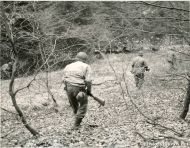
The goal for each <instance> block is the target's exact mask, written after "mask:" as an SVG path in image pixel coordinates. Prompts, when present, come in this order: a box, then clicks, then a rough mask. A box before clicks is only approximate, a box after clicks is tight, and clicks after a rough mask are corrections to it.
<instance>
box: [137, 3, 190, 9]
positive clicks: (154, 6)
mask: <svg viewBox="0 0 190 148" xmlns="http://www.w3.org/2000/svg"><path fill="white" fill-rule="evenodd" d="M141 3H142V4H145V5H150V6H154V7H159V8H165V9H169V10H177V11H183V12H190V11H189V10H185V9H180V8H174V7H166V6H159V5H155V4H151V3H147V2H145V1H142V2H141Z"/></svg>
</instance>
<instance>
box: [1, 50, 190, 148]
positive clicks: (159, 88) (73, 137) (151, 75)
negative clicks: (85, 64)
mask: <svg viewBox="0 0 190 148" xmlns="http://www.w3.org/2000/svg"><path fill="white" fill-rule="evenodd" d="M165 55H166V54H165V52H164V51H163V50H161V51H158V52H155V53H153V52H147V53H145V55H144V57H145V58H146V59H147V62H148V64H149V67H150V72H146V76H145V83H144V85H143V88H142V89H141V90H137V89H136V87H135V85H134V78H133V75H132V74H131V73H130V69H131V68H130V67H131V65H130V64H131V59H132V58H134V57H135V56H136V54H117V55H115V54H113V55H108V59H100V60H98V61H95V62H93V63H92V64H91V66H92V69H93V72H94V81H93V84H94V85H93V90H92V92H93V94H94V95H96V96H98V97H100V98H102V99H104V100H105V101H106V105H105V106H104V107H99V104H98V103H97V102H95V101H94V100H93V99H92V98H90V97H89V104H88V112H87V115H86V116H85V118H84V119H83V122H82V127H81V128H80V129H79V130H76V131H72V130H71V127H72V125H73V123H74V115H73V113H72V109H71V107H70V106H69V102H68V100H67V96H66V94H65V91H64V86H63V85H61V77H62V71H61V70H60V71H56V72H51V73H49V75H48V78H49V87H50V89H51V91H52V93H53V95H54V97H55V99H56V100H57V102H58V104H59V107H58V109H59V112H55V110H54V107H53V101H52V100H51V97H50V95H48V93H47V89H46V87H45V77H46V75H45V74H44V73H41V74H39V75H38V76H37V80H36V81H34V82H33V83H32V85H31V86H30V88H29V89H25V90H23V91H21V92H19V93H18V95H17V96H16V98H17V102H18V105H19V106H20V107H21V109H22V110H23V112H24V114H25V116H26V119H27V121H28V122H29V123H30V125H31V126H32V127H33V128H35V129H36V130H37V131H38V132H40V134H41V136H40V137H39V138H37V139H35V138H34V137H32V135H31V134H30V133H29V132H28V131H27V130H26V129H25V128H24V126H23V125H22V124H21V121H20V119H19V117H18V116H17V115H16V114H15V113H16V111H15V110H14V108H13V106H12V102H11V98H10V97H9V95H8V84H9V80H5V81H1V107H2V108H3V109H6V110H8V111H9V112H8V111H4V110H3V109H2V108H1V147H56V148H57V147H129V148H130V147H144V148H149V147H150V148H152V147H155V148H157V147H164V148H166V147H190V143H189V144H188V143H187V142H185V141H186V140H188V139H190V114H189V113H188V115H187V117H186V120H181V119H179V115H180V112H181V110H182V107H183V100H184V98H185V91H184V89H185V86H186V81H185V80H181V81H171V80H170V79H167V78H166V77H164V76H165V75H167V71H168V64H167V62H166V59H165V58H166V57H165ZM110 65H111V66H110ZM113 69H114V70H115V72H114V70H113ZM123 74H124V78H125V79H124V78H123ZM32 78H33V77H32V76H30V77H26V78H18V79H16V81H15V88H20V87H22V86H26V84H27V83H28V82H30V81H31V79H32ZM126 86H127V87H126ZM122 90H123V92H122Z"/></svg>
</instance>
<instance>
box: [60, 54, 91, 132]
mask: <svg viewBox="0 0 190 148" xmlns="http://www.w3.org/2000/svg"><path fill="white" fill-rule="evenodd" d="M75 59H76V61H75V62H73V63H71V64H69V65H67V66H66V67H65V68H64V71H63V81H64V83H65V90H66V92H67V96H68V99H69V102H70V105H71V107H72V109H73V113H74V114H75V115H76V116H75V123H74V127H73V129H78V128H79V127H80V124H81V122H82V119H83V118H84V116H85V114H86V112H87V105H88V96H87V95H88V94H90V93H91V83H92V79H91V74H92V71H91V67H90V66H89V65H88V64H87V63H86V62H87V59H88V56H87V54H86V53H85V52H79V53H78V54H77V55H76V57H75Z"/></svg>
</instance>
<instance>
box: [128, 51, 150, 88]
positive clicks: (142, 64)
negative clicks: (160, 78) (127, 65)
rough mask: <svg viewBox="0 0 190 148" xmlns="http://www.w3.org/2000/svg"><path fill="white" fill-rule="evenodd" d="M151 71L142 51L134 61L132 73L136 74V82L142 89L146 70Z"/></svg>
mask: <svg viewBox="0 0 190 148" xmlns="http://www.w3.org/2000/svg"><path fill="white" fill-rule="evenodd" d="M145 71H149V68H148V65H147V62H146V60H145V59H144V58H143V52H142V51H140V52H139V53H138V56H137V57H135V58H134V59H133V61H132V70H131V73H132V74H134V78H135V84H136V87H137V88H138V89H140V88H141V87H142V85H143V83H144V72H145Z"/></svg>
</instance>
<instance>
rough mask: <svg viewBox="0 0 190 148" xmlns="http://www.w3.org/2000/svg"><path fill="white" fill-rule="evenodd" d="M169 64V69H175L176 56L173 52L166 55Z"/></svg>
mask: <svg viewBox="0 0 190 148" xmlns="http://www.w3.org/2000/svg"><path fill="white" fill-rule="evenodd" d="M167 61H168V63H169V65H170V70H176V68H177V67H176V66H177V58H176V55H175V53H174V52H171V53H170V54H169V55H168V59H167Z"/></svg>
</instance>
